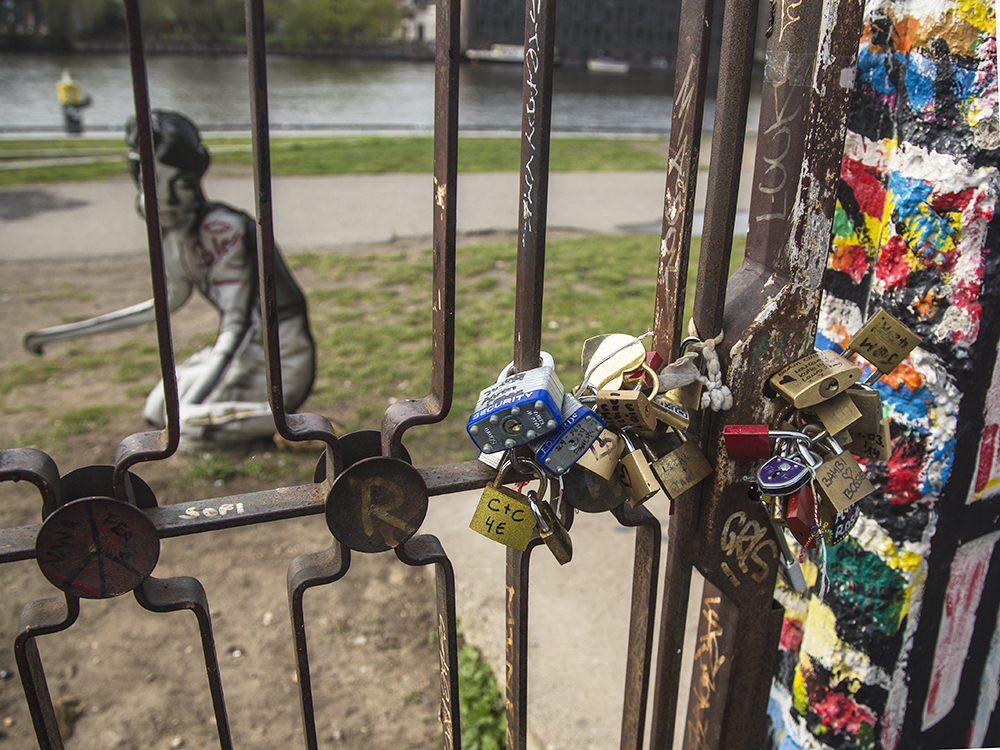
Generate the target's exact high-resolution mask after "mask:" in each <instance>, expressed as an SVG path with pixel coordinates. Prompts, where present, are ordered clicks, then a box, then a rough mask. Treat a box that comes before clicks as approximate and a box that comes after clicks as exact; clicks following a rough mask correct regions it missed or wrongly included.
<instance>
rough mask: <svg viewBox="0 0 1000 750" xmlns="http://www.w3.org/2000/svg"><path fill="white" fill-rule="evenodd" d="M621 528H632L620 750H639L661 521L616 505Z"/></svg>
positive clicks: (650, 651) (643, 719)
mask: <svg viewBox="0 0 1000 750" xmlns="http://www.w3.org/2000/svg"><path fill="white" fill-rule="evenodd" d="M611 512H612V514H614V516H615V518H616V519H617V520H618V523H620V524H621V525H622V526H628V527H635V558H634V562H633V565H632V606H631V609H630V612H629V633H628V655H627V657H626V661H625V701H624V707H623V710H622V736H621V748H622V750H641V748H642V740H643V735H644V733H645V731H646V703H647V700H646V699H647V697H648V695H649V675H650V672H651V666H652V665H651V662H652V655H653V623H654V622H655V621H656V584H657V577H658V576H659V573H660V522H659V521H658V520H656V517H655V516H654V515H653V514H652V513H650V512H649V511H648V510H646V508H643V507H641V506H640V507H638V508H631V507H629V506H628V505H627V504H625V505H619V506H618V507H617V508H615V509H614V510H612V511H611Z"/></svg>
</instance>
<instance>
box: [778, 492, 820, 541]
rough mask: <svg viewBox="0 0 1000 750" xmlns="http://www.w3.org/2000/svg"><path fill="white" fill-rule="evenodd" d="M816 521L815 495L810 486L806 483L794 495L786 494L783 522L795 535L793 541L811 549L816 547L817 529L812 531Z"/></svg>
mask: <svg viewBox="0 0 1000 750" xmlns="http://www.w3.org/2000/svg"><path fill="white" fill-rule="evenodd" d="M817 523H818V521H817V520H816V496H815V495H814V494H813V491H812V486H811V485H809V484H807V485H805V486H804V487H802V489H800V490H799V491H798V492H796V493H795V494H794V495H789V496H788V507H787V508H786V510H785V524H786V525H787V526H788V530H789V531H790V532H792V536H794V537H795V541H797V542H798V543H799V544H801V545H802V547H803V548H804V549H813V548H815V547H816V537H817V536H818V535H819V530H818V529H817V530H816V531H813V527H814V526H816V524H817Z"/></svg>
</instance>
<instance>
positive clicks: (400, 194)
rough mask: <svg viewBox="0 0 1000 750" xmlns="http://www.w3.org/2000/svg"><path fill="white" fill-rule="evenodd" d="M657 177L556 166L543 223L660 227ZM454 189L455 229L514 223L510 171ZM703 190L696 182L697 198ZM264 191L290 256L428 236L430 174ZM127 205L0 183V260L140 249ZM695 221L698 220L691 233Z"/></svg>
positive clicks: (215, 180) (140, 227)
mask: <svg viewBox="0 0 1000 750" xmlns="http://www.w3.org/2000/svg"><path fill="white" fill-rule="evenodd" d="M703 177H704V173H703ZM664 183H665V176H664V175H663V174H661V173H659V172H559V173H554V174H553V175H552V176H551V178H550V185H549V209H548V224H549V227H550V228H552V229H557V228H568V229H579V230H584V231H590V232H622V231H641V232H649V233H655V234H659V231H660V223H661V216H662V213H663V189H664ZM205 189H206V193H207V195H208V196H209V198H211V199H212V200H218V201H224V202H227V203H231V204H232V205H234V206H238V207H240V208H244V209H247V210H249V211H252V209H253V205H254V196H253V181H252V179H249V178H247V177H245V176H240V177H226V176H223V177H213V176H212V173H211V172H209V175H208V177H207V178H206V181H205ZM458 191H459V192H458V207H459V208H458V231H459V232H483V231H493V230H501V231H503V230H510V231H513V230H516V229H517V211H518V178H517V175H516V174H514V173H481V174H467V175H460V176H459V179H458ZM704 192H705V180H704V179H702V180H701V182H700V183H699V187H698V202H699V205H704ZM744 192H745V191H744ZM272 193H273V196H274V197H273V201H274V217H275V235H276V239H277V241H278V244H279V245H280V246H281V248H282V249H283V250H284V251H285V252H288V253H291V252H301V251H306V250H321V249H323V248H330V247H332V246H336V245H343V244H355V243H367V242H386V241H389V240H393V239H397V238H402V237H430V236H431V233H432V221H433V215H432V202H431V201H432V197H433V182H432V179H431V177H430V176H429V175H360V176H332V177H277V178H274V180H273V182H272ZM741 203H742V204H744V206H745V204H746V200H745V199H744V200H741ZM134 206H135V189H134V188H133V186H132V183H131V181H130V180H129V179H127V178H125V177H121V178H116V179H111V180H102V181H94V182H68V183H58V184H53V185H24V186H16V187H4V188H0V261H5V260H29V259H33V258H42V257H47V258H60V257H76V258H79V257H81V256H110V255H125V254H131V253H141V252H145V242H146V241H145V226H144V224H143V223H142V221H141V220H140V219H139V218H138V216H137V215H136V213H135V209H134ZM744 210H745V207H744ZM743 221H744V224H743V225H744V226H745V219H744V220H743ZM699 226H700V223H699V221H698V219H696V233H697V231H698V227H699ZM738 230H739V225H738Z"/></svg>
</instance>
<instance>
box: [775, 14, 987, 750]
mask: <svg viewBox="0 0 1000 750" xmlns="http://www.w3.org/2000/svg"><path fill="white" fill-rule="evenodd" d="M865 18H866V27H865V34H864V37H863V39H862V42H861V47H860V56H859V69H858V75H857V78H856V81H855V90H854V99H853V103H852V116H851V120H850V126H849V128H850V132H849V134H848V139H847V147H846V153H845V155H844V160H843V167H842V182H841V186H840V190H839V195H838V198H839V200H838V208H837V218H836V221H835V224H834V239H833V246H832V252H831V255H830V258H829V264H828V270H827V274H826V280H825V284H824V286H825V294H824V300H823V304H822V311H821V316H820V321H819V334H818V345H819V346H820V347H821V348H831V347H832V348H836V347H842V346H843V345H845V344H846V342H847V340H848V338H849V337H850V334H852V333H853V332H855V331H856V330H857V329H858V328H859V327H860V326H861V324H862V322H863V320H864V319H865V318H867V317H868V316H869V315H870V314H871V313H873V312H874V311H875V310H877V309H878V308H879V307H884V308H886V309H887V310H888V311H889V312H891V313H893V314H894V315H895V316H897V317H898V318H900V319H901V320H903V321H904V322H905V323H907V325H909V326H910V327H911V328H912V329H913V330H915V331H917V332H918V333H919V334H920V335H921V337H922V338H923V342H924V343H923V346H922V347H921V348H919V349H917V350H916V351H915V352H914V353H913V354H912V355H911V356H910V358H909V359H908V360H907V361H905V362H904V363H903V365H901V366H900V367H899V368H898V369H897V371H896V372H895V373H894V374H893V375H892V376H891V377H886V378H883V381H882V382H881V383H880V384H879V386H878V389H879V391H880V392H881V395H882V400H883V404H884V406H885V408H886V409H887V411H888V414H889V416H890V418H891V421H892V428H891V433H892V438H893V442H894V449H893V452H892V457H891V459H890V460H889V461H888V462H885V463H875V462H869V463H868V466H867V468H868V472H869V475H870V476H871V477H872V479H873V481H874V482H875V483H876V486H877V488H878V491H877V492H876V493H875V495H873V496H872V497H870V498H868V499H866V500H865V501H863V502H862V508H861V509H862V516H861V520H860V521H859V522H858V524H857V526H856V528H855V529H854V531H853V532H852V533H851V535H850V538H849V539H847V540H845V541H844V542H842V543H841V544H840V545H838V546H836V547H829V548H827V550H826V555H825V565H824V560H823V557H822V556H821V555H819V554H815V555H811V556H809V557H807V558H806V559H805V563H804V568H805V571H806V577H807V580H810V581H811V582H812V584H813V586H812V587H811V589H810V591H811V593H810V595H808V596H796V595H794V594H792V593H791V592H790V591H788V590H787V589H784V588H781V587H780V586H779V589H778V592H777V598H778V599H779V600H780V601H781V603H782V604H784V606H785V608H786V615H785V621H784V627H783V632H782V638H781V652H780V656H779V664H778V668H777V671H776V674H775V678H774V682H773V687H772V693H771V701H770V707H769V716H770V719H771V724H772V733H771V736H770V739H769V741H768V743H766V745H767V746H768V747H772V748H781V749H782V750H787V749H789V748H826V747H836V748H855V747H861V748H866V747H884V748H897V747H898V748H906V749H907V750H912V749H913V748H932V747H933V748H941V747H951V748H954V747H982V746H984V745H985V746H997V745H1000V711H998V710H997V708H998V706H997V698H998V693H1000V622H998V608H1000V554H996V548H997V542H998V540H1000V454H998V449H1000V440H998V436H997V433H998V431H1000V429H998V425H1000V368H998V367H997V366H996V363H997V341H998V334H1000V279H998V273H1000V268H998V265H1000V252H998V251H1000V221H998V219H997V218H996V217H997V215H996V214H995V209H996V206H997V199H998V195H1000V172H998V167H1000V150H998V147H1000V126H998V101H997V47H996V10H995V6H994V4H993V3H992V2H980V1H978V0H938V1H935V2H930V1H929V0H896V1H895V2H892V1H889V0H882V1H876V2H870V3H868V5H867V6H866V9H865ZM824 567H825V573H826V575H827V576H828V579H829V591H828V592H827V594H826V596H825V597H824V598H823V599H822V600H820V599H819V598H818V597H817V595H816V591H817V590H818V588H819V586H818V576H819V575H820V574H821V573H820V571H821V568H824Z"/></svg>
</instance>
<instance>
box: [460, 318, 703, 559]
mask: <svg viewBox="0 0 1000 750" xmlns="http://www.w3.org/2000/svg"><path fill="white" fill-rule="evenodd" d="M643 338H644V337H635V336H630V335H628V334H608V335H604V336H597V337H594V338H592V339H588V340H587V341H586V342H585V344H584V347H583V354H582V356H581V365H582V370H583V379H582V381H581V382H580V383H579V384H578V385H577V386H576V387H574V388H572V389H571V390H570V391H569V392H567V391H566V390H565V389H564V387H563V384H562V382H561V381H560V380H559V377H558V375H556V372H555V366H554V362H553V360H552V357H551V356H550V355H548V354H547V353H546V352H542V363H541V365H540V366H539V367H537V368H535V369H532V370H526V371H524V372H519V373H514V374H511V370H512V369H513V363H512V364H511V365H508V367H506V368H504V370H503V371H501V373H500V375H499V377H498V378H497V382H496V383H495V384H494V385H492V386H490V387H488V388H485V389H484V390H483V391H482V392H481V393H480V394H479V399H478V401H477V403H476V408H475V411H474V412H473V414H472V416H471V417H470V418H469V421H468V425H467V430H468V432H469V436H470V437H471V438H472V440H473V442H474V443H475V444H476V446H477V447H478V448H479V449H480V451H481V453H480V456H479V458H480V460H482V461H484V462H485V463H487V464H489V465H491V466H493V467H494V468H496V469H497V471H498V475H497V478H496V479H495V480H493V481H492V482H490V483H489V484H488V485H487V487H486V489H485V490H484V492H483V496H482V499H481V500H480V503H479V506H478V507H477V509H476V512H475V515H474V516H473V519H472V523H471V524H470V526H471V528H472V529H473V530H475V531H477V532H479V533H480V534H483V535H484V536H486V537H488V538H490V539H493V540H494V541H497V542H500V543H501V544H504V545H506V546H508V547H513V548H514V549H520V550H524V549H526V547H527V544H528V541H529V539H530V538H531V535H532V532H533V531H534V530H535V528H537V529H538V534H539V536H540V537H541V539H542V540H543V541H544V542H545V544H546V545H547V546H548V547H549V549H550V550H551V551H552V553H553V554H554V555H555V557H556V559H557V560H558V561H559V562H560V563H561V564H565V563H567V562H569V560H570V559H571V558H572V554H573V547H572V542H571V541H570V538H569V534H568V532H567V530H566V525H565V524H564V523H563V521H561V520H560V518H559V513H558V512H557V511H556V509H554V507H553V506H554V505H556V506H559V507H560V509H561V510H563V512H564V514H565V513H569V512H572V511H573V510H580V511H584V512H589V513H599V512H603V511H607V510H612V509H614V508H616V507H618V506H619V505H622V504H623V503H628V504H629V505H630V506H632V507H636V506H639V505H641V504H642V503H644V502H645V501H646V500H648V499H649V498H650V497H652V496H653V495H655V494H656V493H657V492H658V491H659V490H660V489H661V488H662V489H663V491H664V492H665V493H666V494H667V496H668V497H670V498H671V499H673V498H675V497H677V496H678V495H679V494H681V493H682V492H684V491H685V490H687V489H689V488H690V487H692V486H694V485H695V484H696V483H698V482H700V481H701V480H702V479H704V478H705V477H706V476H708V475H709V474H710V473H711V471H712V469H711V466H710V465H709V463H708V461H707V460H706V459H705V456H704V455H703V454H702V452H701V449H700V448H699V447H698V445H697V444H696V443H694V442H693V441H689V440H688V439H687V438H686V436H685V435H684V431H685V430H686V429H687V427H688V422H689V416H688V411H687V409H686V408H684V407H683V406H681V405H680V401H681V400H683V399H685V398H690V397H691V395H692V394H691V393H690V392H688V393H685V392H681V391H670V392H669V393H661V392H660V382H661V381H660V376H659V374H658V372H657V368H659V367H660V365H661V364H662V359H661V357H660V356H659V355H658V354H657V353H656V352H647V351H646V348H645V344H644V343H643ZM700 386H701V382H700V381H698V380H695V381H693V382H692V383H691V384H690V386H688V387H687V391H690V390H691V389H692V388H693V389H695V390H697V389H698V388H700ZM694 396H695V397H696V398H695V400H696V401H697V396H698V394H694ZM653 443H655V444H656V445H657V446H663V445H666V446H668V447H669V449H668V450H666V451H665V452H663V453H662V455H658V453H657V451H656V450H654V448H653V447H651V445H652V444H653ZM512 469H514V470H515V471H517V472H518V473H521V474H527V475H529V476H530V475H535V476H537V477H538V479H539V489H538V490H537V491H536V490H533V489H532V490H529V491H528V492H527V493H526V494H524V495H522V494H521V493H520V492H517V491H516V490H514V489H510V488H508V487H504V486H503V482H504V477H505V475H506V474H507V473H508V472H509V471H511V470H512ZM549 487H551V488H553V491H552V501H551V502H550V501H549V500H546V499H545V494H546V490H547V488H549ZM556 488H558V490H557V489H556ZM564 517H565V515H564Z"/></svg>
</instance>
